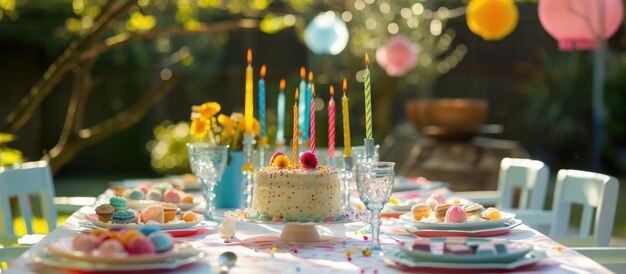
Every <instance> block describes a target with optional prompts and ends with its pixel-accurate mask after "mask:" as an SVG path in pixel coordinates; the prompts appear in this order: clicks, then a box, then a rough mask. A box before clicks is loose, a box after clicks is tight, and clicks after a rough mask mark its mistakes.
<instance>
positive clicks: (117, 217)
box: [111, 210, 137, 224]
mask: <svg viewBox="0 0 626 274" xmlns="http://www.w3.org/2000/svg"><path fill="white" fill-rule="evenodd" d="M136 220H137V217H136V216H135V213H133V212H132V211H130V210H124V211H116V212H114V213H113V216H111V222H112V223H114V224H132V223H134V222H135V221H136Z"/></svg>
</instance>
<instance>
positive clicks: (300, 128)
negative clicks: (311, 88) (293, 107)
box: [294, 67, 308, 140]
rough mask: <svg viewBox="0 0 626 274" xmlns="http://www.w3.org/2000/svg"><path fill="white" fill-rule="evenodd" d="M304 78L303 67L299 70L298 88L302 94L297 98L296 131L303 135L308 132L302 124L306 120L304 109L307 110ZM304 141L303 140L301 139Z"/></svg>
mask: <svg viewBox="0 0 626 274" xmlns="http://www.w3.org/2000/svg"><path fill="white" fill-rule="evenodd" d="M305 77H306V70H305V69H304V67H301V68H300V79H301V80H300V87H299V90H300V92H301V93H302V94H301V96H300V97H299V98H298V131H299V132H302V133H303V134H304V132H307V131H308V130H305V129H307V128H306V127H305V126H306V124H305V123H304V122H305V121H306V120H305V119H306V118H305V117H306V115H305V114H306V109H307V107H306V106H307V102H306V81H305V80H304V79H305ZM294 138H297V136H294ZM303 140H304V139H303Z"/></svg>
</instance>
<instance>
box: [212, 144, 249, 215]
mask: <svg viewBox="0 0 626 274" xmlns="http://www.w3.org/2000/svg"><path fill="white" fill-rule="evenodd" d="M243 158H244V157H243V152H242V151H231V152H228V165H227V166H226V169H225V170H224V175H223V176H222V180H220V181H219V182H218V183H217V185H216V186H215V206H216V207H218V208H239V207H240V206H241V199H242V197H243V187H242V186H243V185H242V182H243V174H242V173H241V168H242V167H243V160H244V159H243Z"/></svg>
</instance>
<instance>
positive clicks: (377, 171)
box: [356, 162, 396, 250]
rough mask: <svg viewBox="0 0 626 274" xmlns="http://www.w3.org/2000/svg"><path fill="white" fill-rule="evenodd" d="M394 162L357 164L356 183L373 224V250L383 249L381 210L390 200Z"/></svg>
mask: <svg viewBox="0 0 626 274" xmlns="http://www.w3.org/2000/svg"><path fill="white" fill-rule="evenodd" d="M395 165H396V164H395V163H393V162H360V163H357V164H356V184H357V188H358V189H359V197H360V198H361V201H363V203H364V204H365V207H366V208H367V211H368V212H369V214H370V215H371V216H370V225H371V226H372V250H381V248H380V241H379V234H380V211H381V210H382V208H383V206H384V205H385V203H387V202H388V201H389V197H390V196H391V190H392V188H393V177H394V175H395V172H394V166H395Z"/></svg>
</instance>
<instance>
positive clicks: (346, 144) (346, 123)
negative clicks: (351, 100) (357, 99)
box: [341, 78, 352, 157]
mask: <svg viewBox="0 0 626 274" xmlns="http://www.w3.org/2000/svg"><path fill="white" fill-rule="evenodd" d="M347 91H348V83H347V82H346V79H345V78H344V79H343V97H342V98H341V114H342V115H341V116H342V117H343V149H344V152H343V156H344V157H352V146H351V145H350V114H349V112H348V111H349V110H348V96H346V93H347Z"/></svg>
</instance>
